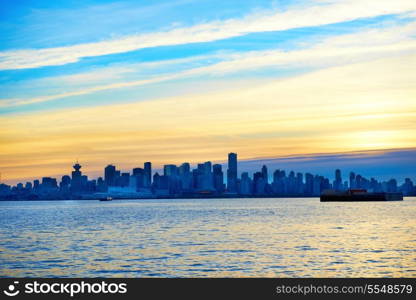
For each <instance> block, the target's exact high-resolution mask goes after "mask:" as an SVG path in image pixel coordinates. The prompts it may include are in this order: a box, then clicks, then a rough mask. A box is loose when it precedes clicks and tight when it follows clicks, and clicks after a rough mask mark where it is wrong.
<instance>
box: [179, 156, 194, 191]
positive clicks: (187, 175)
mask: <svg viewBox="0 0 416 300" xmlns="http://www.w3.org/2000/svg"><path fill="white" fill-rule="evenodd" d="M179 180H180V187H181V190H182V191H185V192H191V191H192V188H193V176H192V173H191V166H190V165H189V163H187V162H185V163H183V164H182V165H180V166H179Z"/></svg>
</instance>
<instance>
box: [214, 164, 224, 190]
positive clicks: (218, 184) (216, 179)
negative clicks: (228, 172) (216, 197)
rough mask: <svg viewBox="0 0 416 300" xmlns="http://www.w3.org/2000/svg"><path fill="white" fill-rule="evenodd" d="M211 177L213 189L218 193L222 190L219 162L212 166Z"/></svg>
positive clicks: (222, 182)
mask: <svg viewBox="0 0 416 300" xmlns="http://www.w3.org/2000/svg"><path fill="white" fill-rule="evenodd" d="M212 177H213V183H214V189H215V190H216V191H217V192H218V193H222V192H224V173H223V172H222V166H221V165H220V164H215V165H213V166H212Z"/></svg>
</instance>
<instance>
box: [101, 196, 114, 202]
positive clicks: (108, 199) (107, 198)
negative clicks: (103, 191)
mask: <svg viewBox="0 0 416 300" xmlns="http://www.w3.org/2000/svg"><path fill="white" fill-rule="evenodd" d="M111 200H113V198H111V197H104V198H100V201H111Z"/></svg>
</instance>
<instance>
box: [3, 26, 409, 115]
mask: <svg viewBox="0 0 416 300" xmlns="http://www.w3.org/2000/svg"><path fill="white" fill-rule="evenodd" d="M415 34H416V22H412V23H408V24H406V25H402V26H394V27H387V28H381V29H372V30H368V31H365V32H357V33H353V34H346V35H342V36H334V37H330V38H326V39H324V40H321V41H320V42H316V41H315V42H314V43H313V45H312V46H310V47H309V48H305V49H300V50H293V51H282V50H267V51H251V52H242V53H226V54H213V55H204V56H196V57H190V58H184V59H176V60H168V61H158V62H151V63H140V64H129V65H128V66H120V65H118V66H116V67H109V68H102V69H98V70H94V71H92V72H87V73H80V74H73V75H66V76H61V77H56V78H46V79H45V80H46V81H48V82H60V83H62V84H68V83H80V82H82V83H85V82H86V81H90V83H94V82H97V81H99V80H104V81H105V80H108V81H107V82H103V84H101V85H96V86H91V87H87V88H81V89H76V90H73V91H69V92H64V93H59V94H53V95H46V96H38V97H31V98H11V99H0V107H12V106H20V105H27V104H33V103H40V102H45V101H51V100H55V99H62V98H66V97H71V96H80V95H86V94H91V93H95V92H100V91H105V90H112V89H120V88H129V87H136V86H143V85H148V84H153V83H159V82H163V81H169V80H175V79H180V78H186V77H192V76H199V75H208V76H224V75H225V74H229V73H235V72H241V71H244V70H252V69H261V68H271V67H275V68H276V67H277V68H293V67H310V68H316V67H330V66H337V65H343V64H351V63H356V62H360V61H369V60H374V59H379V58H382V57H386V56H392V55H393V56H394V55H399V54H405V53H409V52H415V51H416V40H415V39H414V38H413V36H414V35H415ZM207 59H211V60H214V61H216V60H218V59H221V61H220V62H216V63H211V64H209V65H206V66H203V67H199V66H198V67H195V66H194V65H193V64H190V68H189V69H185V70H183V71H180V72H172V73H167V72H165V73H161V74H160V73H158V72H156V73H154V74H151V73H150V77H147V78H146V79H139V80H130V81H124V82H116V83H114V81H113V80H114V79H115V77H119V78H121V77H122V76H124V75H125V74H126V73H127V74H133V73H135V72H138V71H142V70H143V69H148V70H152V68H159V67H162V69H166V66H167V65H174V66H175V65H181V64H182V65H183V64H187V63H191V62H192V63H193V62H198V61H202V60H207ZM146 75H147V76H148V75H149V74H146ZM51 80H52V81H51Z"/></svg>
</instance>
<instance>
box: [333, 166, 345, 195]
mask: <svg viewBox="0 0 416 300" xmlns="http://www.w3.org/2000/svg"><path fill="white" fill-rule="evenodd" d="M334 189H335V190H337V191H339V190H343V189H344V186H343V184H342V177H341V170H340V169H336V170H335V180H334Z"/></svg>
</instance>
